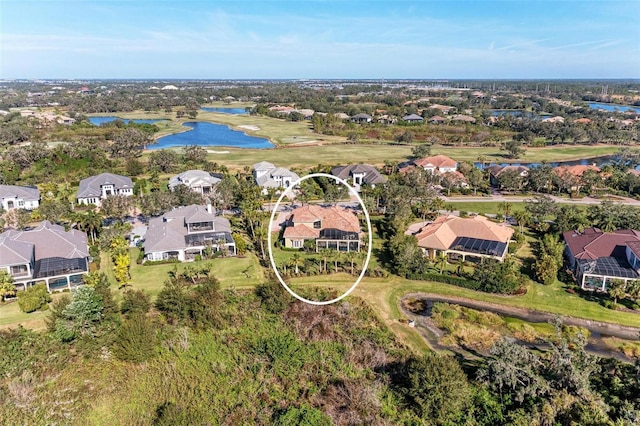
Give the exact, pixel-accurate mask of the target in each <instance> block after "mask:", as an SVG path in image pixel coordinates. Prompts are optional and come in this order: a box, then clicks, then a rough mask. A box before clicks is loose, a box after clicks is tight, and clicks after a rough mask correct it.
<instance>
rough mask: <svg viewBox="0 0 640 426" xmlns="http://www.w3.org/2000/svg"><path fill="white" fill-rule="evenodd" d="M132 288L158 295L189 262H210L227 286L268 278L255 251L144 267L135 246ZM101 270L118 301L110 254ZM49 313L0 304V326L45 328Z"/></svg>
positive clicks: (252, 282) (132, 257) (118, 293)
mask: <svg viewBox="0 0 640 426" xmlns="http://www.w3.org/2000/svg"><path fill="white" fill-rule="evenodd" d="M130 255H131V269H130V273H131V288H133V289H136V290H144V291H145V292H146V293H147V294H149V295H151V296H152V297H155V296H156V295H157V294H158V293H159V292H160V290H162V287H163V286H164V282H165V281H166V280H167V278H168V276H169V271H171V270H173V268H174V267H175V268H177V271H178V273H180V272H182V271H183V270H184V268H185V266H187V265H194V264H195V265H198V264H201V263H205V262H210V263H211V265H212V266H213V268H212V273H213V275H214V276H215V277H216V278H218V280H219V281H220V285H221V286H222V287H223V288H243V287H245V288H246V287H252V286H255V285H256V284H258V283H260V282H262V281H263V279H264V274H263V273H264V271H263V269H262V267H261V266H260V263H259V262H258V258H257V257H256V256H255V255H253V254H252V253H247V255H246V257H226V258H217V259H213V260H204V261H200V262H194V263H191V264H189V263H172V264H163V265H151V266H143V265H138V264H137V263H136V259H137V257H138V249H131V251H130ZM100 269H101V270H102V271H103V272H105V273H106V274H107V277H108V278H109V280H110V281H111V282H112V283H114V284H113V285H112V287H111V289H112V291H113V292H114V294H115V297H116V299H117V300H119V299H120V297H121V295H122V292H123V291H124V290H123V289H118V288H117V286H116V285H115V278H114V275H113V265H112V263H111V259H110V257H109V255H108V254H107V253H102V254H101V261H100ZM60 296H61V294H60V293H57V294H53V295H52V297H53V298H57V297H60ZM48 315H49V312H48V311H38V312H33V313H30V314H25V313H24V312H22V311H21V310H20V308H19V307H18V303H17V302H11V303H7V304H6V305H3V306H0V329H1V328H6V327H9V326H16V325H18V324H22V325H23V326H25V327H27V328H32V329H42V328H44V327H45V322H44V319H45V318H46V317H47V316H48Z"/></svg>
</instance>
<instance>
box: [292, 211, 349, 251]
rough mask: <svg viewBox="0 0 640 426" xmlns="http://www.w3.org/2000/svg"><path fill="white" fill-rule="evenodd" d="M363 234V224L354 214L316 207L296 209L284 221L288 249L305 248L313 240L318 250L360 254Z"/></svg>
mask: <svg viewBox="0 0 640 426" xmlns="http://www.w3.org/2000/svg"><path fill="white" fill-rule="evenodd" d="M361 235H362V230H361V229H360V221H359V219H358V216H356V214H355V213H354V212H353V211H351V210H348V209H346V208H344V207H340V206H331V207H322V206H318V205H315V204H307V205H306V206H302V207H298V208H296V209H294V210H293V211H292V212H291V214H290V215H289V216H288V217H287V219H286V221H285V224H284V232H283V237H284V245H285V247H288V248H302V247H304V242H305V241H306V240H313V241H314V242H315V246H316V251H318V250H322V249H333V250H339V251H360V247H361V246H362V243H361Z"/></svg>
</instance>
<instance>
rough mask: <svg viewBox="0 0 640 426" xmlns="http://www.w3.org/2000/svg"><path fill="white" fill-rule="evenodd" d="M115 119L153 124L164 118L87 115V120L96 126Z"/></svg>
mask: <svg viewBox="0 0 640 426" xmlns="http://www.w3.org/2000/svg"><path fill="white" fill-rule="evenodd" d="M116 120H122V121H124V122H125V123H130V122H134V123H138V124H154V123H157V122H158V121H164V120H160V119H148V118H145V119H142V118H140V119H127V118H120V117H115V116H112V115H106V116H102V117H89V122H90V123H91V124H94V125H96V126H99V125H101V124H103V123H110V122H112V121H116Z"/></svg>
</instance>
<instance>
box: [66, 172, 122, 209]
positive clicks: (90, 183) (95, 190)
mask: <svg viewBox="0 0 640 426" xmlns="http://www.w3.org/2000/svg"><path fill="white" fill-rule="evenodd" d="M109 195H124V196H127V197H128V196H131V195H133V182H132V181H131V178H129V177H127V176H121V175H115V174H113V173H102V174H99V175H96V176H91V177H88V178H86V179H82V180H81V181H80V188H78V195H77V196H76V198H77V200H78V204H95V205H96V206H98V207H100V202H101V200H104V199H105V198H107V197H108V196H109Z"/></svg>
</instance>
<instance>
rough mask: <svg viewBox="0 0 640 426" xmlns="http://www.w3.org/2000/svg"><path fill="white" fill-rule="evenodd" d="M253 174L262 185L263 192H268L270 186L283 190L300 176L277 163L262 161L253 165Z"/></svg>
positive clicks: (259, 184)
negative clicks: (276, 164)
mask: <svg viewBox="0 0 640 426" xmlns="http://www.w3.org/2000/svg"><path fill="white" fill-rule="evenodd" d="M253 176H254V178H255V180H256V185H258V186H260V187H262V193H263V194H264V195H267V194H268V190H267V189H268V188H275V189H276V190H278V191H279V190H282V189H286V188H289V187H290V186H291V185H292V184H293V183H294V182H296V181H297V180H299V179H300V177H299V176H298V175H297V174H296V173H294V172H292V171H291V170H289V169H285V168H284V167H276V166H275V165H273V164H271V163H269V162H267V161H261V162H259V163H256V164H254V165H253Z"/></svg>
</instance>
